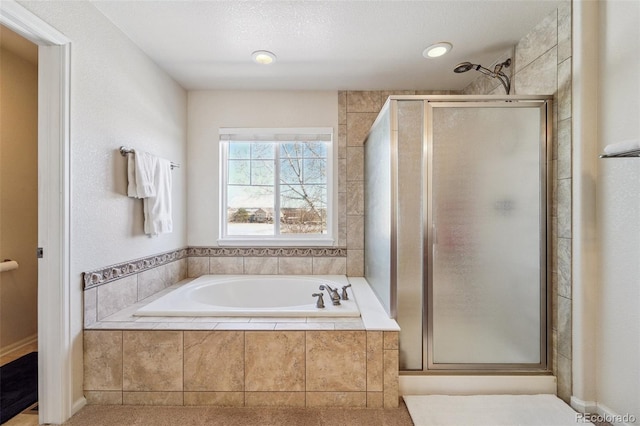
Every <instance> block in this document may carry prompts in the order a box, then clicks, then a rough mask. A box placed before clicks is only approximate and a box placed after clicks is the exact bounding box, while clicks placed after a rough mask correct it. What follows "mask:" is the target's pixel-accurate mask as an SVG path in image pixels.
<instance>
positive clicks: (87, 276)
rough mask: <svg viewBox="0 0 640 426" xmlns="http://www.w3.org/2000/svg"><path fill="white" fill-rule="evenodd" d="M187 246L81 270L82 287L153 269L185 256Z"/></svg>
mask: <svg viewBox="0 0 640 426" xmlns="http://www.w3.org/2000/svg"><path fill="white" fill-rule="evenodd" d="M187 252H188V249H187V248H182V249H178V250H174V251H169V252H166V253H160V254H156V255H153V256H149V257H144V258H142V259H137V260H132V261H130V262H124V263H119V264H117V265H111V266H107V267H104V268H100V269H96V270H93V271H88V272H83V274H82V279H83V281H84V289H85V290H87V289H90V288H92V287H97V286H100V285H102V284H106V283H108V282H111V281H115V280H118V279H120V278H124V277H127V276H129V275H133V274H139V273H140V272H143V271H146V270H149V269H153V268H155V267H157V266H161V265H164V264H167V263H170V262H174V261H176V260H180V259H184V258H186V257H187Z"/></svg>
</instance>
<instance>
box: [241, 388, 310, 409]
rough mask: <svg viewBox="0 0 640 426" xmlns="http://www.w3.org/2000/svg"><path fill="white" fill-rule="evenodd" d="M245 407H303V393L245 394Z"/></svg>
mask: <svg viewBox="0 0 640 426" xmlns="http://www.w3.org/2000/svg"><path fill="white" fill-rule="evenodd" d="M245 405H246V406H247V407H300V408H302V407H304V406H305V393H304V392H246V393H245Z"/></svg>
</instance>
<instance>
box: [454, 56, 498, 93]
mask: <svg viewBox="0 0 640 426" xmlns="http://www.w3.org/2000/svg"><path fill="white" fill-rule="evenodd" d="M509 66H511V58H509V59H507V60H506V61H504V62H501V63H499V64H497V65H496V66H495V67H494V68H493V71H491V70H490V69H487V68H485V67H483V66H482V65H479V64H472V63H471V62H461V63H459V64H458V65H456V67H455V68H454V69H453V72H455V73H457V74H460V73H463V72H467V71H469V70H472V69H473V70H476V71H478V72H481V73H482V74H484V75H488V76H489V77H492V78H497V79H498V80H500V83H502V86H503V87H504V90H505V91H506V92H507V95H508V94H509V92H510V91H511V80H510V79H509V76H507V75H506V74H505V73H504V72H503V71H502V69H503V68H509Z"/></svg>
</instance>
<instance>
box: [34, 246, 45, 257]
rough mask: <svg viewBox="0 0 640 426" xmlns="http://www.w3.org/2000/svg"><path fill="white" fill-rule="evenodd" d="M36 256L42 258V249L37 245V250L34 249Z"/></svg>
mask: <svg viewBox="0 0 640 426" xmlns="http://www.w3.org/2000/svg"><path fill="white" fill-rule="evenodd" d="M36 256H38V259H42V258H43V257H44V249H43V248H42V247H38V250H36Z"/></svg>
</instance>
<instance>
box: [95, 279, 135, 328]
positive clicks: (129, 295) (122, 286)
mask: <svg viewBox="0 0 640 426" xmlns="http://www.w3.org/2000/svg"><path fill="white" fill-rule="evenodd" d="M97 290H98V298H97V304H98V321H102V319H104V318H106V317H108V316H109V315H111V314H114V313H116V312H118V311H120V310H122V309H124V308H126V307H127V306H129V305H132V304H134V303H136V302H137V301H138V275H131V276H128V277H125V278H122V279H119V280H116V281H113V282H110V283H107V284H105V285H101V286H100V287H98V288H97Z"/></svg>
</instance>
